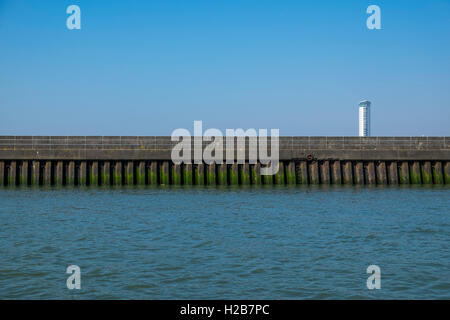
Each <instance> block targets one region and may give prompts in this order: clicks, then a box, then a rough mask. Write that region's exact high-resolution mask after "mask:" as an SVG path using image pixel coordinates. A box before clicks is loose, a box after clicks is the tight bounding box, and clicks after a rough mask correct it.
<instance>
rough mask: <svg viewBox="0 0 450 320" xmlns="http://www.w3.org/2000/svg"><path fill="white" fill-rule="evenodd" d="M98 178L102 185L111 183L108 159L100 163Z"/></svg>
mask: <svg viewBox="0 0 450 320" xmlns="http://www.w3.org/2000/svg"><path fill="white" fill-rule="evenodd" d="M100 180H101V181H100V183H101V185H102V186H109V185H111V164H110V162H109V161H105V162H103V164H102V171H101V177H100Z"/></svg>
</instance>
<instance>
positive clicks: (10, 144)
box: [0, 136, 450, 150]
mask: <svg viewBox="0 0 450 320" xmlns="http://www.w3.org/2000/svg"><path fill="white" fill-rule="evenodd" d="M235 139H236V138H235ZM268 142H270V137H268ZM177 143H178V142H177V141H171V138H170V137H168V136H0V149H1V150H38V149H41V150H80V149H96V150H130V149H131V150H133V149H141V150H142V149H143V150H157V149H160V150H166V149H172V147H173V146H174V145H176V144H177ZM192 143H193V144H194V139H193V138H192ZM202 144H203V145H204V146H205V145H208V144H210V142H208V141H203V142H202ZM246 146H248V139H246ZM224 147H226V144H225V142H224ZM279 148H280V150H298V149H308V150H399V149H404V150H449V149H450V137H280V138H279Z"/></svg>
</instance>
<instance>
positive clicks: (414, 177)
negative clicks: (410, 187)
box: [410, 161, 422, 184]
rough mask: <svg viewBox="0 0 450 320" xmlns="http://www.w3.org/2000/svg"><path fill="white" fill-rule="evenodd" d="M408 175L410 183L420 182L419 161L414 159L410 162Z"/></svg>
mask: <svg viewBox="0 0 450 320" xmlns="http://www.w3.org/2000/svg"><path fill="white" fill-rule="evenodd" d="M410 177H411V184H422V177H421V175H420V163H419V161H414V162H413V163H412V166H411V172H410Z"/></svg>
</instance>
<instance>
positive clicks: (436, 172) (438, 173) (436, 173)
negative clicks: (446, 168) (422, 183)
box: [433, 161, 444, 184]
mask: <svg viewBox="0 0 450 320" xmlns="http://www.w3.org/2000/svg"><path fill="white" fill-rule="evenodd" d="M433 182H434V184H444V175H443V172H442V162H440V161H436V162H435V163H434V166H433Z"/></svg>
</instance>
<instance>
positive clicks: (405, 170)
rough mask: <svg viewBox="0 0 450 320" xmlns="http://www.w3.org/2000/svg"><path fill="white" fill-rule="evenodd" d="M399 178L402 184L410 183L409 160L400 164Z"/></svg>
mask: <svg viewBox="0 0 450 320" xmlns="http://www.w3.org/2000/svg"><path fill="white" fill-rule="evenodd" d="M398 178H399V182H400V184H409V164H408V162H407V161H403V162H402V163H401V164H400V169H399V171H398Z"/></svg>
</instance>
